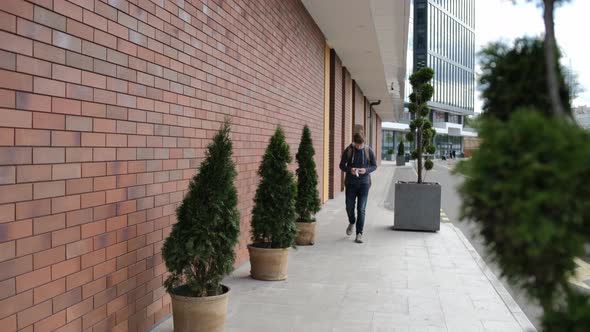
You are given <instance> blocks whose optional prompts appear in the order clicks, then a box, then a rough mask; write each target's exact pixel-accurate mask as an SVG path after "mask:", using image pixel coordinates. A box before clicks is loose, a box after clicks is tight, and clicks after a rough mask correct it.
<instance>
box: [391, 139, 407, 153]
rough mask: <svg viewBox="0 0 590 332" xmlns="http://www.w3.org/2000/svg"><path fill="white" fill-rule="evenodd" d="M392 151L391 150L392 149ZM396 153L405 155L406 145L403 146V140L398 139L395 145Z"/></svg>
mask: <svg viewBox="0 0 590 332" xmlns="http://www.w3.org/2000/svg"><path fill="white" fill-rule="evenodd" d="M392 153H393V151H392ZM397 155H398V156H405V155H406V147H405V146H404V141H403V140H402V141H400V142H399V144H398V145H397Z"/></svg>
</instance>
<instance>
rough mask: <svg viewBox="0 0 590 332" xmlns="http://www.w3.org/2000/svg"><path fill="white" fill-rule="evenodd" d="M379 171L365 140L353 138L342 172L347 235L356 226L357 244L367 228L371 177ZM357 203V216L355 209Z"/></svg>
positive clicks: (359, 136) (358, 135)
mask: <svg viewBox="0 0 590 332" xmlns="http://www.w3.org/2000/svg"><path fill="white" fill-rule="evenodd" d="M376 169H377V162H376V161H375V154H374V153H373V150H372V149H371V148H370V147H369V146H367V145H365V138H364V137H363V135H362V134H361V133H356V134H354V136H353V143H352V144H350V145H349V146H348V147H346V149H344V152H342V158H341V159H340V170H341V171H343V172H344V173H346V176H345V180H344V184H345V186H346V213H347V214H348V223H349V224H348V227H347V228H346V235H351V234H352V230H353V228H354V225H355V224H356V238H355V242H356V243H362V242H363V227H364V226H365V208H366V206H367V199H368V197H369V188H370V187H371V176H370V175H369V174H370V173H372V172H373V171H375V170H376ZM355 203H356V209H357V216H356V218H355V214H354V208H355Z"/></svg>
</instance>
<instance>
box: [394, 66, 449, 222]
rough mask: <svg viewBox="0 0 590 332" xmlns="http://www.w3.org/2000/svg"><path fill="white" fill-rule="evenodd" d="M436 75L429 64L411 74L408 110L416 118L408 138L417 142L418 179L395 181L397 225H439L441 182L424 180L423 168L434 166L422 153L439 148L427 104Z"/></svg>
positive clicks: (432, 91)
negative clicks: (433, 141)
mask: <svg viewBox="0 0 590 332" xmlns="http://www.w3.org/2000/svg"><path fill="white" fill-rule="evenodd" d="M433 76H434V71H433V70H432V68H429V67H422V68H420V69H419V70H417V71H416V72H414V73H413V74H412V75H411V76H410V84H411V85H412V89H413V92H412V93H411V94H410V102H411V103H410V106H409V111H410V113H412V114H413V115H414V120H413V121H412V122H411V123H410V132H409V133H408V134H407V135H406V139H407V140H408V141H410V142H412V141H414V142H415V146H416V150H415V151H413V152H412V159H417V160H416V164H417V168H418V181H417V182H402V181H400V182H397V183H396V184H395V207H394V218H395V219H394V226H393V228H394V229H399V230H417V231H431V232H435V231H438V230H439V229H440V205H441V187H440V185H439V184H438V183H429V182H424V177H423V168H425V169H426V170H430V169H432V168H433V167H434V163H433V162H432V160H431V159H426V161H424V160H423V154H424V152H425V151H426V152H427V153H428V154H433V153H434V152H435V151H436V149H435V147H434V145H433V144H432V140H433V138H434V135H435V133H436V132H435V130H434V129H433V128H432V122H430V121H429V120H428V116H429V114H430V109H429V108H428V105H427V103H428V101H429V100H430V99H431V98H432V95H433V94H434V88H433V87H432V85H431V84H430V80H432V77H433ZM423 162H424V165H423Z"/></svg>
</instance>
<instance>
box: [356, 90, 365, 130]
mask: <svg viewBox="0 0 590 332" xmlns="http://www.w3.org/2000/svg"><path fill="white" fill-rule="evenodd" d="M354 87H355V89H354V94H355V95H354V110H353V112H354V124H355V125H362V126H363V128H364V125H365V95H363V91H362V90H361V88H360V87H359V86H358V85H357V84H355V85H354Z"/></svg>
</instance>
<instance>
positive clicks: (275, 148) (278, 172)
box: [252, 127, 297, 248]
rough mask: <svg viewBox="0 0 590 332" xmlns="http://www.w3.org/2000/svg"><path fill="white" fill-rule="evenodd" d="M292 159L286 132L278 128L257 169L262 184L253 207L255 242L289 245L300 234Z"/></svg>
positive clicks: (258, 244)
mask: <svg viewBox="0 0 590 332" xmlns="http://www.w3.org/2000/svg"><path fill="white" fill-rule="evenodd" d="M290 162H291V154H290V153H289V145H288V144H287V143H286V142H285V134H284V132H283V129H282V128H281V127H277V130H276V131H275V134H274V135H273V136H272V138H271V139H270V143H269V145H268V147H267V149H266V152H265V153H264V157H263V159H262V164H261V165H260V168H259V169H258V174H259V175H260V177H261V179H260V184H259V185H258V189H257V190H256V196H255V198H254V208H253V210H252V242H253V244H254V245H255V246H258V247H264V248H288V247H291V246H293V244H294V242H295V238H296V236H297V225H296V224H295V219H296V218H297V214H296V211H295V199H296V196H297V187H296V184H295V179H294V176H293V174H292V173H291V172H290V171H289V168H288V164H289V163H290Z"/></svg>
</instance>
